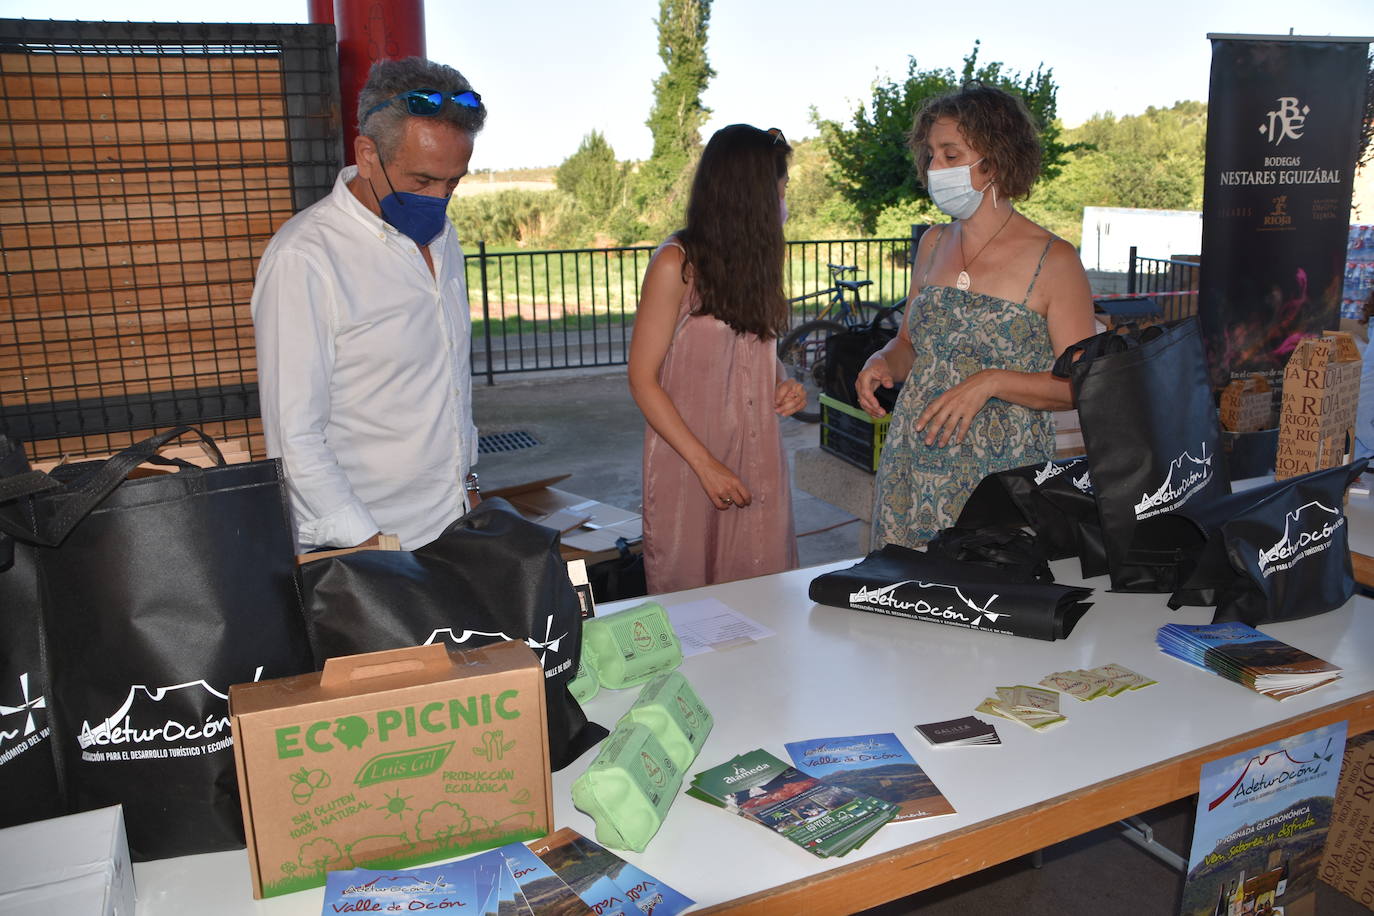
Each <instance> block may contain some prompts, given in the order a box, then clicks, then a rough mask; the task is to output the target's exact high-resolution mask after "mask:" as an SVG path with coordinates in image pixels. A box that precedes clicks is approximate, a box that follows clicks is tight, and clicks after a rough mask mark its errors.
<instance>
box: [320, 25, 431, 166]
mask: <svg viewBox="0 0 1374 916" xmlns="http://www.w3.org/2000/svg"><path fill="white" fill-rule="evenodd" d="M310 2H311V9H312V13H311V17H312V21H315V20H314V13H313V10H314V8H315V6H317V5H319V4H320V3H323V2H325V0H310ZM334 23H335V26H336V27H337V29H338V33H339V98H340V101H341V103H342V104H341V106H340V116H341V118H342V119H343V130H344V160H345V161H346V162H348V163H352V162H353V141H354V139H355V138H356V137H357V135H358V91H359V90H360V89H362V87H363V83H364V82H365V81H366V80H367V71H368V70H369V69H370V68H371V67H372V64H373V63H374V62H376V61H379V60H396V59H398V58H402V57H424V56H425V7H424V0H334ZM413 88H416V89H420V88H423V87H420V86H416V87H413Z"/></svg>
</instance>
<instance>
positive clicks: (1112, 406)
mask: <svg viewBox="0 0 1374 916" xmlns="http://www.w3.org/2000/svg"><path fill="white" fill-rule="evenodd" d="M1054 374H1055V375H1057V376H1060V377H1061V378H1068V379H1069V382H1070V385H1071V387H1072V390H1073V396H1074V402H1075V403H1076V404H1077V407H1078V417H1079V423H1080V425H1081V427H1082V430H1083V444H1084V447H1085V450H1086V452H1087V456H1088V467H1089V469H1090V472H1091V479H1092V486H1093V491H1094V494H1095V496H1096V500H1097V511H1098V516H1099V518H1100V519H1101V524H1102V539H1103V546H1104V548H1105V553H1106V557H1107V567H1108V572H1109V574H1110V575H1111V580H1112V590H1113V591H1120V592H1172V591H1173V590H1174V589H1175V588H1177V587H1178V585H1179V583H1180V581H1181V579H1180V575H1179V568H1180V564H1181V563H1183V562H1184V560H1185V557H1184V555H1183V553H1182V551H1181V550H1180V549H1177V548H1174V547H1169V546H1164V547H1160V546H1159V545H1158V544H1156V545H1154V546H1145V545H1136V544H1135V543H1134V537H1135V532H1136V526H1137V525H1138V524H1139V523H1140V522H1142V521H1144V520H1145V519H1147V518H1151V517H1153V516H1156V515H1162V514H1164V513H1165V512H1170V511H1173V510H1174V509H1177V508H1179V507H1181V506H1183V505H1185V504H1192V505H1200V504H1202V503H1206V502H1208V501H1210V500H1212V499H1215V498H1217V497H1219V496H1223V495H1225V494H1227V493H1229V492H1230V491H1231V484H1230V478H1229V476H1228V475H1227V473H1226V468H1225V465H1224V463H1223V461H1222V459H1221V457H1220V456H1221V453H1222V442H1221V425H1220V423H1219V421H1218V419H1217V409H1216V405H1215V403H1214V402H1213V400H1212V390H1211V387H1210V385H1209V384H1208V380H1207V365H1206V360H1205V357H1204V355H1203V350H1202V338H1201V336H1200V332H1199V329H1198V323H1197V319H1196V318H1187V319H1184V320H1183V321H1177V322H1173V323H1171V324H1167V325H1153V326H1151V327H1148V328H1145V329H1144V330H1137V329H1136V328H1135V327H1134V326H1127V327H1126V328H1125V329H1122V330H1118V331H1108V332H1106V333H1103V334H1098V335H1096V336H1094V337H1089V338H1087V339H1085V340H1082V341H1079V342H1078V343H1076V344H1072V345H1070V346H1069V347H1068V348H1066V349H1065V351H1064V353H1063V354H1061V355H1060V357H1059V359H1058V360H1057V361H1056V362H1055V365H1054Z"/></svg>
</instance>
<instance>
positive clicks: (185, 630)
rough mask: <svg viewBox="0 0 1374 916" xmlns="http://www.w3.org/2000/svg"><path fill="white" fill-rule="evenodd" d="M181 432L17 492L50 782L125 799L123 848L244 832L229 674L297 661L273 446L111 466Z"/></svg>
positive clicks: (298, 668) (82, 794)
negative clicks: (263, 456)
mask: <svg viewBox="0 0 1374 916" xmlns="http://www.w3.org/2000/svg"><path fill="white" fill-rule="evenodd" d="M188 431H189V430H188V429H187V428H185V427H182V428H180V429H177V430H172V431H171V432H168V433H164V434H161V435H158V436H155V437H153V438H151V439H148V440H145V441H143V442H141V443H139V444H137V445H135V446H132V447H130V448H129V449H126V450H125V451H123V452H121V453H120V454H119V455H117V456H115V457H114V458H111V459H110V460H109V461H107V462H104V463H95V464H93V465H87V466H78V467H77V468H75V469H73V470H74V471H77V472H81V471H84V472H85V473H82V474H81V476H79V477H77V478H76V479H75V480H72V481H70V482H69V483H65V484H63V485H62V486H61V487H60V488H57V489H53V490H50V491H48V492H45V493H41V494H39V495H37V496H34V497H32V503H31V506H32V509H33V516H34V518H35V520H36V524H35V525H34V526H33V528H32V529H31V530H30V531H29V532H28V536H29V537H31V538H32V539H33V540H34V541H37V542H39V543H41V544H44V545H45V546H41V547H38V548H37V549H35V550H34V551H33V556H34V558H35V563H36V567H37V572H38V579H39V583H40V589H39V604H40V605H41V609H42V638H43V640H44V644H45V647H46V659H45V661H46V663H47V674H48V697H47V700H48V714H49V722H50V724H51V728H52V737H53V742H52V748H53V754H54V757H55V758H56V761H57V765H58V775H59V778H60V780H61V784H62V789H63V793H64V795H65V799H66V803H67V806H68V807H69V808H70V810H73V811H84V810H88V809H91V808H98V807H104V806H107V805H112V804H123V806H124V817H125V825H126V828H127V832H128V838H129V848H130V852H131V854H132V855H133V857H134V858H135V859H138V860H146V859H156V858H163V857H168V856H180V855H186V854H190V853H199V852H210V851H215V850H222V849H233V848H238V847H241V846H242V845H243V824H242V815H241V809H240V806H239V798H238V788H237V782H236V777H235V772H234V753H233V742H232V738H231V736H230V730H229V715H228V704H227V697H228V691H229V686H230V685H231V684H236V683H243V682H247V681H254V680H258V679H263V678H275V677H285V676H287V675H292V674H300V673H303V672H306V671H309V670H311V668H312V667H313V664H312V658H311V655H310V650H309V643H308V641H307V639H306V634H305V623H304V618H303V616H302V614H301V602H300V591H299V588H298V580H297V578H296V566H295V555H294V543H293V539H292V533H291V525H290V518H289V515H288V509H287V503H286V492H285V486H284V484H283V481H282V475H281V465H280V463H279V462H278V461H276V460H271V461H256V462H250V463H247V464H234V465H226V464H223V463H222V462H223V457H222V456H219V454H218V450H217V449H215V450H214V453H215V455H216V457H217V459H218V461H219V462H221V463H219V464H217V465H216V466H214V467H210V468H199V467H195V466H192V465H189V464H186V463H184V462H183V463H182V465H183V466H182V467H180V469H179V470H177V472H176V473H168V474H158V475H154V476H147V477H141V478H138V479H129V480H125V479H124V477H125V475H126V474H127V473H128V471H129V470H131V469H132V468H133V467H135V466H136V465H138V464H140V463H142V462H144V461H145V460H149V459H152V458H154V456H155V455H156V452H157V450H158V449H160V448H161V447H162V446H163V445H165V444H166V443H167V442H169V441H171V440H172V439H174V438H176V437H177V436H179V435H182V434H184V433H185V432H188ZM202 438H203V437H202ZM207 441H208V440H207ZM87 468H89V470H87ZM112 481H113V486H112V488H111V483H112ZM107 488H109V489H108V495H106V496H103V497H100V495H99V494H101V493H102V492H104V491H106V490H107ZM12 518H13V514H10V519H12ZM7 521H8V519H7ZM68 526H70V533H69V534H67V535H66V537H65V538H57V539H55V538H54V537H53V535H54V534H56V533H59V532H61V531H62V530H63V528H65V527H68ZM7 527H8V528H9V529H10V533H12V534H15V535H17V536H19V537H24V536H25V533H24V532H23V531H22V530H14V527H15V526H13V525H8V524H7Z"/></svg>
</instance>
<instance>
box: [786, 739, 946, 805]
mask: <svg viewBox="0 0 1374 916" xmlns="http://www.w3.org/2000/svg"><path fill="white" fill-rule="evenodd" d="M786 747H787V754H788V756H790V757H791V758H792V762H793V763H794V764H796V765H797V769H799V770H801V771H802V772H803V773H805V774H806V775H808V776H814V777H816V778H817V779H821V780H824V781H825V782H828V783H830V784H831V785H832V786H834V785H839V786H848V787H849V788H851V789H854V790H855V791H857V792H860V793H862V794H864V795H872V796H873V797H874V798H881V799H882V800H883V801H886V802H892V803H893V804H894V805H897V806H898V810H897V814H896V816H894V817H893V818H892V819H893V820H894V821H906V820H914V819H916V818H923V817H939V816H940V815H943V814H953V813H954V806H953V805H951V804H950V803H949V799H947V798H945V796H944V793H942V792H941V791H940V789H939V787H938V786H936V785H935V783H933V782H931V779H930V777H929V776H927V775H926V772H925V770H923V769H921V767H920V766H919V765H918V764H917V763H916V761H915V760H913V759H912V758H911V755H910V754H909V753H907V749H906V748H905V747H903V746H902V742H901V741H899V740H897V736H896V735H894V734H892V732H886V733H884V734H880V735H849V736H847V737H843V738H814V739H812V740H810V741H789V742H787V745H786Z"/></svg>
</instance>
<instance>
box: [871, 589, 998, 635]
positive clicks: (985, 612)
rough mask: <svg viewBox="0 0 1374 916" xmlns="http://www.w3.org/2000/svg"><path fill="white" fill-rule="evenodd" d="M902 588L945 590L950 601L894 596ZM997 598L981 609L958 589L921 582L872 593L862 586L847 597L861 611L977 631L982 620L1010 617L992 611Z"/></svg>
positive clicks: (992, 621)
mask: <svg viewBox="0 0 1374 916" xmlns="http://www.w3.org/2000/svg"><path fill="white" fill-rule="evenodd" d="M903 585H915V586H916V587H917V588H919V589H923V590H924V589H948V590H949V591H950V592H952V593H953V601H952V602H951V603H949V604H942V603H940V602H938V601H934V600H927V597H929V598H932V599H933V598H934V595H929V594H928V593H927V592H925V591H923V592H922V595H923V596H924V597H916V598H915V600H910V599H909V598H908V597H906V596H902V595H898V594H897V589H899V588H901V587H902V586H903ZM913 597H914V596H913ZM999 597H1001V596H1000V595H992V596H991V597H989V598H988V600H987V601H985V602H984V603H983V605H982V606H981V607H980V606H979V605H978V604H976V603H975V602H973V601H972V600H971V599H970V598H969V597H968V596H967V595H965V594H964V593H963V591H961V590H960V589H959V587H958V586H957V585H942V584H940V583H938V582H920V581H918V580H916V579H907V580H906V581H904V582H894V583H893V584H891V585H885V586H883V587H882V588H875V589H871V590H870V589H869V588H868V586H866V585H861V586H859V590H858V591H857V592H850V593H849V605H850V607H853V608H856V609H858V610H861V611H877V612H878V613H880V614H892V615H894V616H897V617H912V618H915V619H918V620H921V619H925V618H932V619H936V620H942V621H946V622H948V623H953V624H957V625H959V626H966V627H977V626H979V625H981V624H982V623H983V621H984V620H986V621H987V622H988V623H993V624H995V623H997V621H998V620H999V619H1001V618H1003V617H1008V616H1010V615H1009V614H1004V613H1001V612H994V611H992V610H991V608H992V605H993V602H995V601H996V600H997V599H998V598H999Z"/></svg>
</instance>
